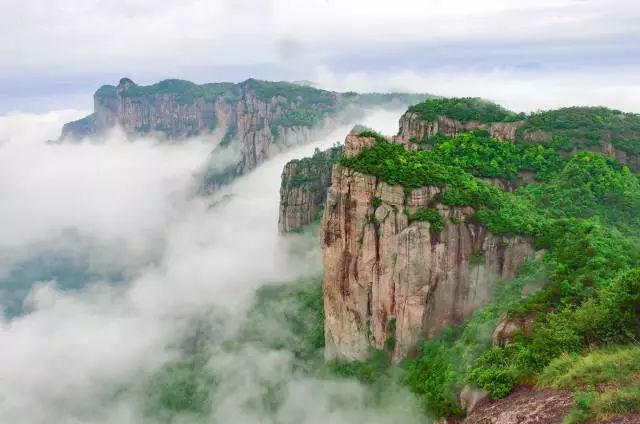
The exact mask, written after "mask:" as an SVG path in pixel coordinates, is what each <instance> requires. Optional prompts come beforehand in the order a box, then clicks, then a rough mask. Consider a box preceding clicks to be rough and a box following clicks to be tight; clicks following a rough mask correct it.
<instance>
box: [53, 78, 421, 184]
mask: <svg viewBox="0 0 640 424" xmlns="http://www.w3.org/2000/svg"><path fill="white" fill-rule="evenodd" d="M427 97H431V96H429V95H427V94H407V93H389V94H382V93H369V94H358V93H354V92H348V93H338V92H333V91H327V90H321V89H318V88H314V87H311V86H308V85H301V84H294V83H289V82H269V81H260V80H256V79H248V80H246V81H243V82H241V83H229V82H220V83H209V84H201V85H198V84H195V83H193V82H189V81H184V80H178V79H169V80H164V81H161V82H158V83H156V84H153V85H148V86H142V85H137V84H136V83H134V82H133V81H132V80H131V79H129V78H122V79H121V80H120V82H119V83H118V85H117V86H113V85H104V86H102V87H100V88H99V89H98V90H97V91H96V93H95V94H94V112H93V113H92V114H91V115H88V116H86V117H84V118H82V119H80V120H77V121H73V122H69V123H67V124H65V125H64V127H63V129H62V135H61V139H62V140H69V139H75V140H79V139H82V138H83V137H87V136H91V135H95V134H99V133H101V132H104V131H106V130H108V129H110V128H113V127H116V126H118V127H121V128H122V129H123V130H124V131H125V133H127V134H129V135H140V134H148V133H154V134H160V135H162V136H164V137H167V138H169V139H183V138H187V137H191V136H196V135H202V134H207V133H209V132H212V131H214V130H216V129H220V130H222V131H223V132H224V135H223V139H222V142H221V143H220V144H221V146H223V147H224V146H227V145H230V144H231V143H232V142H233V141H234V140H235V141H236V142H237V143H239V151H240V156H241V157H240V159H239V161H238V163H237V164H236V165H234V166H233V168H232V169H228V170H225V172H223V173H222V174H221V175H220V174H219V173H216V174H215V175H213V176H211V179H212V181H211V184H214V185H215V184H218V183H220V182H224V180H228V179H229V178H232V177H233V176H235V175H239V174H242V173H244V172H246V171H248V170H251V169H253V168H255V167H256V166H257V165H258V164H260V163H261V162H263V161H264V159H265V158H266V157H267V156H268V154H269V151H270V150H271V148H272V146H274V145H277V144H282V143H283V142H284V141H286V142H287V144H298V143H303V142H305V141H306V140H307V139H308V137H309V134H310V133H309V131H310V129H311V128H313V127H314V126H316V125H317V124H319V123H320V122H322V121H324V120H326V119H328V118H332V117H336V116H338V115H339V114H340V113H341V112H343V111H345V110H346V109H347V108H348V107H349V106H354V107H367V106H384V105H394V106H400V107H406V106H408V105H411V104H414V103H417V102H420V101H422V100H424V99H425V98H427Z"/></svg>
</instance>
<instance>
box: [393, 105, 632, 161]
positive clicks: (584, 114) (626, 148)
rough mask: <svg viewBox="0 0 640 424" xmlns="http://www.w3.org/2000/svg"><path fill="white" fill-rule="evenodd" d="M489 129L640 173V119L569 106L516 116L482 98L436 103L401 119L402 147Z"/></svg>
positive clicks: (501, 135)
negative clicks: (609, 160) (589, 155)
mask: <svg viewBox="0 0 640 424" xmlns="http://www.w3.org/2000/svg"><path fill="white" fill-rule="evenodd" d="M476 129H484V130H487V131H488V132H489V134H490V135H491V137H493V138H495V139H497V140H500V141H507V140H508V141H511V142H513V143H523V144H540V145H544V146H549V147H553V148H555V149H557V150H558V151H560V152H562V153H563V154H564V155H566V156H570V155H572V154H575V153H576V152H578V151H582V150H590V151H593V152H596V153H599V154H601V155H603V156H607V157H611V158H613V159H615V160H617V161H618V162H620V163H622V164H625V165H628V166H629V167H630V168H631V169H633V170H634V171H636V172H637V171H640V149H638V147H637V143H636V142H635V140H638V139H639V138H640V115H637V114H632V113H623V112H620V111H616V110H612V109H607V108H602V107H569V108H562V109H557V110H549V111H543V112H537V113H533V114H530V115H525V114H519V115H517V114H515V113H513V112H509V111H507V110H506V109H504V108H501V107H500V106H498V105H495V104H492V103H490V102H485V101H482V100H480V99H473V98H461V99H430V100H427V101H425V102H424V103H420V104H418V105H415V106H413V107H411V108H409V110H407V112H406V113H405V114H404V115H403V116H402V117H401V118H400V131H399V132H398V134H397V135H396V136H395V137H394V138H393V140H394V141H395V142H396V143H399V144H404V145H405V146H407V148H410V149H414V150H418V149H420V148H423V147H424V146H425V141H426V140H428V139H429V138H432V137H436V136H437V135H442V136H447V137H451V136H454V135H457V134H460V133H463V132H466V131H471V130H476Z"/></svg>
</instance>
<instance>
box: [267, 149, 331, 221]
mask: <svg viewBox="0 0 640 424" xmlns="http://www.w3.org/2000/svg"><path fill="white" fill-rule="evenodd" d="M342 150H343V149H342V147H341V146H339V147H332V148H330V149H327V150H325V151H319V150H318V149H316V152H315V153H314V155H313V156H312V157H309V158H304V159H294V160H292V161H290V162H288V163H287V164H286V165H285V166H284V169H283V171H282V179H281V184H280V213H279V218H278V227H279V229H280V231H281V232H291V231H296V230H298V229H300V228H301V227H303V226H305V225H308V224H311V223H312V222H313V221H315V220H316V219H317V218H318V216H319V213H320V211H321V210H322V208H323V206H324V202H325V199H326V192H327V188H328V187H329V186H330V185H331V169H332V168H333V165H334V164H335V163H336V162H337V161H338V159H339V158H340V156H341V155H342Z"/></svg>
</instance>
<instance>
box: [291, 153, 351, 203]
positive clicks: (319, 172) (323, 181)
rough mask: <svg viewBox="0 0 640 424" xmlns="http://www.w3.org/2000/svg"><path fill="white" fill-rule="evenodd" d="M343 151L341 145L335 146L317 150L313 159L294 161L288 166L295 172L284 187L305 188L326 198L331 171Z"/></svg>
mask: <svg viewBox="0 0 640 424" xmlns="http://www.w3.org/2000/svg"><path fill="white" fill-rule="evenodd" d="M343 150H344V147H343V146H342V145H341V144H335V145H334V146H333V147H330V148H329V149H327V150H324V151H320V150H319V149H316V150H315V152H314V153H313V156H311V157H306V158H303V159H294V160H292V161H291V162H289V164H288V166H289V167H293V168H294V172H293V175H292V176H291V177H290V178H286V179H284V180H283V181H282V182H283V185H284V187H285V188H290V187H304V188H305V189H306V190H308V191H310V192H311V193H313V194H314V195H316V196H321V197H324V192H325V190H326V187H327V184H328V182H329V181H330V180H331V169H332V167H333V165H334V164H336V163H337V162H338V161H339V160H340V158H341V157H342V152H343Z"/></svg>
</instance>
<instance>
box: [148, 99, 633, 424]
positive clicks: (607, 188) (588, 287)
mask: <svg viewBox="0 0 640 424" xmlns="http://www.w3.org/2000/svg"><path fill="white" fill-rule="evenodd" d="M447 102H448V103H447ZM455 102H457V103H463V104H464V105H465V106H464V107H463V108H462V110H464V111H465V112H464V113H465V114H466V115H465V116H470V115H469V112H468V111H467V109H468V108H469V107H471V109H473V106H474V105H476V104H482V103H478V102H477V100H473V101H471V100H468V99H454V100H442V103H443V104H438V103H437V101H433V100H429V101H427V102H425V104H423V105H422V106H420V105H419V106H417V107H413V110H414V111H419V110H422V111H425V110H426V111H427V112H429V111H431V110H432V109H434V105H435V107H436V109H437V108H439V109H438V111H439V113H443V110H444V111H447V110H449V109H451V107H452V106H451V103H455ZM420 108H422V109H420ZM454 109H455V108H454ZM458 109H460V108H459V107H458ZM456 110H457V109H456ZM476 112H477V113H476ZM476 112H473V111H472V112H470V114H471V115H472V116H473V119H477V116H483V117H487V119H496V120H500V121H504V120H505V119H506V120H511V119H512V117H513V116H514V115H515V114H511V113H510V112H508V111H504V110H503V109H501V108H499V109H496V108H494V107H493V106H490V105H489V106H487V105H484V104H482V108H481V110H480V111H476ZM478 114H479V115H478ZM426 117H427V118H430V117H431V115H426ZM519 117H522V116H519ZM573 118H575V120H573ZM526 119H527V121H525V124H524V126H523V127H522V128H524V129H525V130H530V129H532V128H535V129H538V130H544V131H547V132H548V134H545V138H544V139H543V141H542V142H540V143H532V142H531V141H525V140H524V139H521V138H520V137H519V138H518V140H516V142H515V143H514V144H511V143H500V142H498V141H496V140H493V139H491V138H490V137H489V135H488V133H487V132H486V131H474V132H469V133H464V134H460V135H458V136H456V137H451V138H447V137H437V138H436V139H433V140H425V141H424V149H423V150H420V151H409V150H407V149H405V148H404V147H403V146H400V145H396V144H392V143H389V142H388V141H386V140H385V139H384V138H383V137H381V136H378V135H377V134H375V133H365V134H363V135H369V136H372V137H374V138H376V139H377V142H376V144H375V145H373V146H372V147H370V148H368V149H365V150H364V151H363V152H361V153H360V154H359V155H357V156H355V157H352V158H343V159H342V160H341V164H342V165H343V166H347V167H350V168H353V169H354V170H356V171H360V172H363V173H367V174H373V175H376V176H377V177H378V178H380V179H381V180H382V181H386V182H388V183H390V184H398V185H402V186H404V187H405V188H406V190H407V191H409V190H410V189H411V188H415V187H420V186H424V185H438V186H441V187H445V188H446V190H445V192H444V194H443V195H442V196H441V197H440V198H439V199H437V201H438V202H439V203H443V204H446V205H471V206H473V207H474V209H475V214H474V215H473V217H472V218H471V220H472V221H474V222H479V223H482V224H483V225H485V226H487V227H488V228H489V229H490V230H491V231H492V232H494V233H497V234H503V235H505V236H506V235H512V234H522V235H527V236H531V237H532V238H533V241H534V246H535V248H536V249H538V250H539V251H541V252H544V254H543V255H538V256H537V257H538V259H536V260H534V261H530V262H528V263H526V264H525V265H524V266H523V267H522V269H521V270H520V273H519V275H518V276H517V277H516V278H515V279H514V280H513V281H509V282H504V283H501V284H500V285H499V289H498V291H497V293H496V295H495V297H494V300H493V301H492V303H490V304H489V305H487V306H486V307H484V308H482V309H480V310H478V311H476V312H475V313H474V314H473V315H472V317H471V318H470V319H469V320H468V321H467V322H466V323H464V324H463V325H461V326H455V327H451V328H449V329H448V330H446V331H445V332H444V334H443V335H442V336H440V337H438V338H436V339H432V340H425V341H424V342H423V343H422V344H421V346H420V349H419V352H418V355H417V356H416V357H414V358H411V359H408V360H406V361H405V362H404V363H402V364H400V365H399V366H397V367H392V366H390V365H389V362H388V354H389V352H388V351H387V352H385V351H381V352H372V355H371V359H370V360H369V361H367V362H355V363H325V362H324V361H323V359H322V348H323V346H324V338H323V326H322V321H323V313H322V298H321V296H322V294H321V293H322V292H321V281H320V279H319V278H318V279H316V280H313V281H307V282H301V283H300V284H297V285H294V286H291V285H283V286H274V287H268V288H264V289H262V290H260V291H259V292H258V295H257V298H256V304H255V306H254V308H253V310H252V312H251V313H250V315H249V320H248V322H247V324H246V326H245V329H244V330H243V331H242V332H241V336H240V337H241V338H244V339H249V340H252V341H253V342H256V343H262V344H264V345H266V346H269V347H271V348H276V349H280V348H281V349H286V350H290V351H292V352H293V354H294V356H295V360H296V361H295V364H296V368H297V370H298V371H299V372H301V373H303V374H305V375H312V376H316V377H321V378H356V379H358V380H360V381H361V382H363V383H366V384H368V385H370V386H371V388H372V391H371V393H372V397H371V399H370V402H371V404H372V405H380V404H381V403H384V401H385V398H387V397H388V396H392V394H391V393H392V392H394V390H396V388H400V387H405V388H409V389H410V390H411V391H412V392H413V393H414V394H415V395H416V396H417V397H418V398H419V400H420V401H421V402H422V404H423V406H424V408H425V410H426V411H428V413H432V414H434V415H435V416H461V415H462V414H463V411H462V409H461V407H460V404H459V401H458V396H457V393H458V392H459V390H460V389H461V388H462V387H464V386H465V385H467V384H472V385H475V386H478V387H481V388H483V389H484V390H485V391H486V392H487V393H489V395H491V396H492V397H494V398H500V397H504V396H506V395H508V394H509V392H510V391H511V390H512V388H513V387H514V386H515V385H517V384H521V383H533V384H536V385H537V386H538V387H553V388H564V389H568V390H572V391H573V392H574V394H575V407H574V410H573V411H572V412H571V414H570V415H569V416H568V417H567V418H566V420H565V421H566V422H567V423H577V422H586V420H588V419H590V418H593V417H606V416H611V415H615V414H624V413H628V412H633V411H639V410H640V386H639V385H638V383H637V381H638V380H637V378H636V377H637V375H638V372H640V366H639V365H638V364H640V357H639V356H638V355H639V354H638V351H639V349H640V347H639V346H638V344H637V343H638V339H639V337H640V262H639V259H640V255H638V241H639V235H640V233H639V231H638V229H639V228H640V226H639V222H638V219H639V218H638V217H639V216H640V214H639V212H640V182H639V181H638V176H637V175H636V174H634V173H633V172H632V171H631V170H630V169H629V168H628V167H626V166H623V165H621V164H620V163H618V162H617V161H616V160H615V159H613V158H606V157H604V156H602V155H600V154H597V153H593V152H590V151H589V147H591V146H593V144H594V143H595V141H594V140H595V137H596V136H595V134H598V136H599V137H601V138H606V139H608V140H619V141H620V140H622V141H624V143H622V142H621V143H620V144H619V145H620V146H622V145H624V147H625V151H628V152H632V151H635V149H637V148H638V147H639V146H640V131H637V132H636V130H637V129H638V122H640V118H639V117H638V116H637V115H630V114H622V113H620V112H617V111H610V110H608V109H603V108H568V109H562V110H559V111H551V112H541V113H536V114H532V115H529V116H528V117H526ZM613 122H623V125H621V126H620V128H619V130H620V131H619V132H617V127H616V126H615V125H613V124H612V123H613ZM585 134H590V135H589V136H586V135H585ZM574 136H575V138H572V137H574ZM549 140H550V141H552V142H547V141H549ZM558 140H560V142H559V141H558ZM563 140H564V141H563ZM566 140H568V143H569V144H568V145H570V146H571V149H568V150H567V149H566V148H565V147H566V146H567V143H565V141H566ZM563 143H564V144H563ZM559 146H560V148H559ZM523 172H527V173H530V174H533V180H531V181H529V180H526V181H525V180H522V179H521V178H520V176H521V175H523V174H522V173H523ZM483 178H499V179H502V180H504V181H508V182H510V183H512V184H516V185H518V188H517V189H516V190H515V191H514V192H512V193H510V192H504V191H501V190H499V189H497V188H496V187H495V186H494V185H493V184H491V183H489V182H486V181H485V180H483ZM372 204H373V206H374V207H375V206H379V204H380V201H379V199H375V198H374V199H372ZM431 206H434V205H431ZM432 212H435V210H434V209H429V208H426V209H425V210H423V211H421V213H420V214H419V215H420V216H419V217H418V218H416V219H421V217H424V220H427V221H430V222H431V221H434V222H435V220H434V217H433V213H432ZM438 227H440V228H441V226H438ZM438 230H439V228H435V229H433V231H435V232H437V231H438ZM479 260H480V261H482V258H479ZM525 293H526V294H527V295H526V296H525V295H524V294H525ZM283 305H284V306H283ZM502 316H507V317H509V319H511V320H514V321H516V322H517V321H521V322H523V321H525V320H528V321H531V322H532V324H531V325H530V326H528V329H527V331H524V330H521V331H519V332H518V333H517V334H516V335H515V337H514V338H513V340H512V341H511V342H510V343H508V344H507V345H505V346H493V345H492V341H491V334H492V332H493V329H494V328H495V326H496V324H497V322H498V320H499V319H500V317H502ZM272 320H275V321H276V322H278V323H279V324H278V325H280V326H281V327H282V328H285V329H287V330H288V331H286V332H284V333H282V334H284V336H282V337H281V338H273V337H266V336H265V334H268V333H269V332H268V331H262V330H261V329H260V325H264V323H265V322H271V321H272ZM392 347H393V344H392V343H391V344H389V346H388V348H389V349H392ZM227 348H229V349H232V348H233V347H232V346H229V347H227ZM198 355H205V357H206V355H207V353H206V352H202V353H200V354H198ZM198 355H196V356H194V357H193V358H192V359H190V360H188V361H186V362H185V363H177V364H176V365H174V366H172V367H170V368H168V369H167V370H166V371H165V372H164V374H163V375H161V376H158V377H157V378H159V379H161V380H162V382H163V384H160V385H155V386H153V387H154V388H153V389H152V390H151V392H150V402H151V403H152V405H153V408H152V409H153V410H154V411H155V412H154V413H155V414H158V413H177V412H181V411H192V412H198V411H199V412H202V411H203V410H206V408H207V407H208V406H207V405H208V402H207V399H209V397H210V395H211V393H212V392H213V391H215V383H214V382H215V376H210V375H207V373H206V371H205V370H204V366H203V365H202V364H203V363H205V362H206V361H203V359H202V357H201V356H198ZM277 390H278V388H277V387H274V388H273V391H269V393H265V402H267V403H270V402H271V403H272V406H273V405H276V404H277V402H278V396H277ZM396 391H397V390H396Z"/></svg>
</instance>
